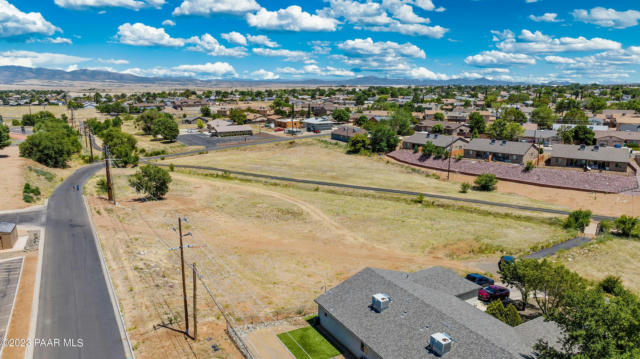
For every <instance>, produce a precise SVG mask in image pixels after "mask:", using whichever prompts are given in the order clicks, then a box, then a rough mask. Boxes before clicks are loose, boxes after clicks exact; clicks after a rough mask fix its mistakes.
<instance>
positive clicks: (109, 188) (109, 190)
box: [103, 144, 182, 240]
mask: <svg viewBox="0 0 640 359" xmlns="http://www.w3.org/2000/svg"><path fill="white" fill-rule="evenodd" d="M103 150H104V165H105V168H106V172H107V194H108V196H109V201H113V203H114V204H115V202H116V200H115V198H114V196H113V183H111V170H110V168H109V156H108V155H107V145H106V144H105V145H104V148H103ZM181 240H182V239H181Z"/></svg>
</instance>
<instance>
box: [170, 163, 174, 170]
mask: <svg viewBox="0 0 640 359" xmlns="http://www.w3.org/2000/svg"><path fill="white" fill-rule="evenodd" d="M174 170H175V166H174V165H173V163H169V172H173V171H174Z"/></svg>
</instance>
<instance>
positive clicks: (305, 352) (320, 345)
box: [278, 326, 340, 359]
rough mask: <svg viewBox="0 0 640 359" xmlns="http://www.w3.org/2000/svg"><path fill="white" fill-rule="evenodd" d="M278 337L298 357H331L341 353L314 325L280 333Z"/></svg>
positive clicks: (325, 358)
mask: <svg viewBox="0 0 640 359" xmlns="http://www.w3.org/2000/svg"><path fill="white" fill-rule="evenodd" d="M278 338H279V339H280V341H281V342H282V343H283V344H284V345H285V346H286V347H287V348H288V349H289V351H290V352H291V353H292V354H293V355H294V356H295V357H296V358H297V359H329V358H333V357H335V356H337V355H340V351H338V349H336V348H335V347H334V346H333V345H331V343H329V341H328V340H327V339H326V338H325V337H324V336H322V334H320V332H318V331H317V330H316V328H315V327H312V326H308V327H304V328H301V329H296V330H292V331H290V332H286V333H282V334H278Z"/></svg>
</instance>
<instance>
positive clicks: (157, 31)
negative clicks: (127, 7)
mask: <svg viewBox="0 0 640 359" xmlns="http://www.w3.org/2000/svg"><path fill="white" fill-rule="evenodd" d="M116 38H117V39H118V40H119V41H120V42H121V43H123V44H127V45H133V46H168V47H182V46H184V39H178V38H172V37H171V36H169V34H167V33H166V32H165V31H164V29H163V28H155V27H151V26H147V25H145V24H142V23H139V22H138V23H135V24H133V25H131V24H130V23H124V24H122V25H120V26H119V27H118V33H117V34H116Z"/></svg>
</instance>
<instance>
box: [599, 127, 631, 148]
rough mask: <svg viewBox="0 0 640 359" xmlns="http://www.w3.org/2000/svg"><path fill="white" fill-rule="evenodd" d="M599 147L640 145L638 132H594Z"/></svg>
mask: <svg viewBox="0 0 640 359" xmlns="http://www.w3.org/2000/svg"><path fill="white" fill-rule="evenodd" d="M594 138H595V139H596V143H597V144H598V145H599V146H601V147H602V146H610V147H615V146H618V147H622V146H626V145H628V144H631V143H633V144H640V132H631V131H595V136H594Z"/></svg>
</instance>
